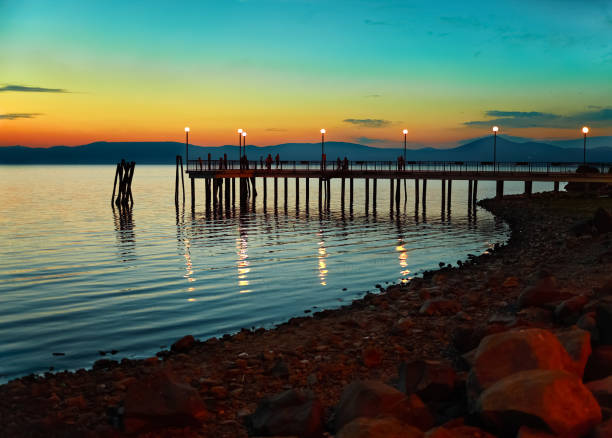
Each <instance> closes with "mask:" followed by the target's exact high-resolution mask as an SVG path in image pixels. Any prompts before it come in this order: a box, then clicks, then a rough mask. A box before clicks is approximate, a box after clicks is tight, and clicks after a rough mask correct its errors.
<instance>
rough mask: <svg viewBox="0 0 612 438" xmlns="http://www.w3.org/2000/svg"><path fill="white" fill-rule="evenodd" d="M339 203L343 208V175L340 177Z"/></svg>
mask: <svg viewBox="0 0 612 438" xmlns="http://www.w3.org/2000/svg"><path fill="white" fill-rule="evenodd" d="M340 205H341V206H342V209H344V177H342V178H341V179H340Z"/></svg>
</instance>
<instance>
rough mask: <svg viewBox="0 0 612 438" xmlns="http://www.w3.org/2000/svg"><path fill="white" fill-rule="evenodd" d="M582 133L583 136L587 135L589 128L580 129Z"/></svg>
mask: <svg viewBox="0 0 612 438" xmlns="http://www.w3.org/2000/svg"><path fill="white" fill-rule="evenodd" d="M582 133H583V134H588V133H589V127H588V126H584V127H583V128H582Z"/></svg>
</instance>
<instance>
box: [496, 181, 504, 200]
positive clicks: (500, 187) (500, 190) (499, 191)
mask: <svg viewBox="0 0 612 438" xmlns="http://www.w3.org/2000/svg"><path fill="white" fill-rule="evenodd" d="M495 197H496V198H497V199H502V198H503V197H504V182H503V181H497V183H496V184H495Z"/></svg>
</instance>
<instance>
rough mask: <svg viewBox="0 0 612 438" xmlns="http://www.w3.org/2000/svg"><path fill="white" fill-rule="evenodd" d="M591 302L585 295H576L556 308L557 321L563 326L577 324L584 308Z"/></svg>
mask: <svg viewBox="0 0 612 438" xmlns="http://www.w3.org/2000/svg"><path fill="white" fill-rule="evenodd" d="M588 302H589V298H588V297H587V296H585V295H576V296H575V297H572V298H568V299H567V300H565V301H562V302H561V303H559V304H558V305H557V307H555V319H556V320H557V321H558V322H560V323H562V324H575V323H576V321H578V318H580V313H581V312H582V308H583V307H584V306H585V304H586V303H588Z"/></svg>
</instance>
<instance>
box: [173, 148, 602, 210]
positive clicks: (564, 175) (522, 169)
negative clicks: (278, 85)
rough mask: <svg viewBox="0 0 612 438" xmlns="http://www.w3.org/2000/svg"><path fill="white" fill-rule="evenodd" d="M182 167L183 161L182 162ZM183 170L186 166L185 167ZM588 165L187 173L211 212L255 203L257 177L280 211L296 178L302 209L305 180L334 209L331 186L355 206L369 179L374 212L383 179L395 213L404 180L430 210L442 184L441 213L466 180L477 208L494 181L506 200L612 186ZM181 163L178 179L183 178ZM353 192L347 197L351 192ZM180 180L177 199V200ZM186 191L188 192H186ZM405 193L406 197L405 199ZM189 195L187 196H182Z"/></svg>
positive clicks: (383, 164)
mask: <svg viewBox="0 0 612 438" xmlns="http://www.w3.org/2000/svg"><path fill="white" fill-rule="evenodd" d="M177 163H178V161H177ZM180 164H181V167H182V162H181V163H180ZM581 165H583V163H554V162H548V163H533V162H497V163H493V162H486V161H481V162H462V161H444V162H430V161H407V162H405V163H401V164H399V165H398V162H396V161H349V162H346V161H345V162H327V163H322V162H320V161H281V162H279V163H278V164H277V163H272V165H271V166H270V165H269V164H266V163H265V162H262V161H246V160H243V161H242V162H240V161H237V160H223V159H220V160H216V161H215V160H212V161H211V160H210V158H209V159H208V160H202V159H198V160H189V161H188V162H187V167H186V173H187V175H188V177H189V179H190V187H191V205H192V206H195V201H196V193H197V190H196V180H198V179H202V180H204V187H205V189H204V190H203V192H204V196H205V203H206V208H207V210H208V209H209V208H210V206H211V205H213V207H215V208H217V207H218V206H222V205H225V207H226V208H227V207H228V206H229V205H234V204H235V202H236V199H237V198H238V199H239V202H240V203H241V204H244V203H247V202H248V200H249V199H250V200H251V201H252V202H253V203H254V202H255V197H256V196H257V195H258V194H259V193H257V191H256V190H255V181H256V179H257V178H262V179H263V197H264V202H265V201H266V200H267V198H268V184H267V183H268V180H269V179H271V180H272V184H271V186H272V187H271V190H273V194H272V196H273V202H274V206H275V207H277V206H278V183H279V180H282V184H283V185H284V206H285V208H286V207H287V193H288V191H289V180H290V179H294V180H295V184H291V185H292V186H293V187H295V191H296V203H298V204H299V187H300V180H301V179H302V180H304V183H305V187H306V203H308V200H309V195H310V190H309V185H310V180H313V179H314V180H318V201H319V206H320V207H321V206H325V205H329V200H330V198H331V189H330V181H331V180H333V179H336V180H339V181H340V187H341V189H340V194H339V196H340V199H341V205H342V206H344V205H345V204H346V205H348V207H349V208H352V207H353V199H354V180H355V179H363V180H365V184H364V190H365V193H364V195H365V209H366V212H367V211H368V210H369V209H372V210H373V211H375V210H376V208H377V193H378V192H380V190H386V189H385V188H384V186H383V185H382V184H379V181H378V180H383V181H385V180H387V181H388V183H387V184H388V190H389V195H390V196H389V199H390V208H391V210H393V204H394V202H395V204H399V203H400V200H401V199H402V198H403V199H404V201H406V200H407V197H408V193H407V191H406V190H405V184H402V181H405V180H414V182H415V184H414V202H415V204H418V203H419V200H420V201H421V202H422V203H423V205H425V203H426V201H427V181H429V180H440V181H441V183H442V184H441V190H442V193H441V195H442V196H441V197H442V208H443V209H444V206H445V204H446V205H447V206H448V207H447V208H450V204H451V199H452V187H453V181H465V182H466V183H467V185H468V203H470V204H474V205H475V204H476V202H477V200H478V182H479V181H495V182H496V197H498V198H502V197H503V196H504V182H505V181H522V182H524V193H525V194H526V195H527V196H529V195H531V193H532V188H533V183H534V182H552V183H554V190H555V191H558V190H559V185H560V183H569V182H579V183H587V184H586V185H585V187H588V184H592V183H607V184H612V173H608V171H609V169H610V168H611V167H612V163H596V164H588V166H589V167H590V168H596V169H597V170H598V171H599V173H595V172H591V173H577V172H576V170H577V169H578V168H579V166H581ZM178 166H179V164H177V175H178ZM237 179H238V180H239V184H238V194H236V180H237ZM347 187H348V194H347V193H346V192H347ZM179 189H180V188H179V186H178V178H177V185H176V190H175V193H176V196H175V200H178V191H179ZM183 191H184V189H183ZM402 192H403V196H402ZM183 195H184V192H183Z"/></svg>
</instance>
